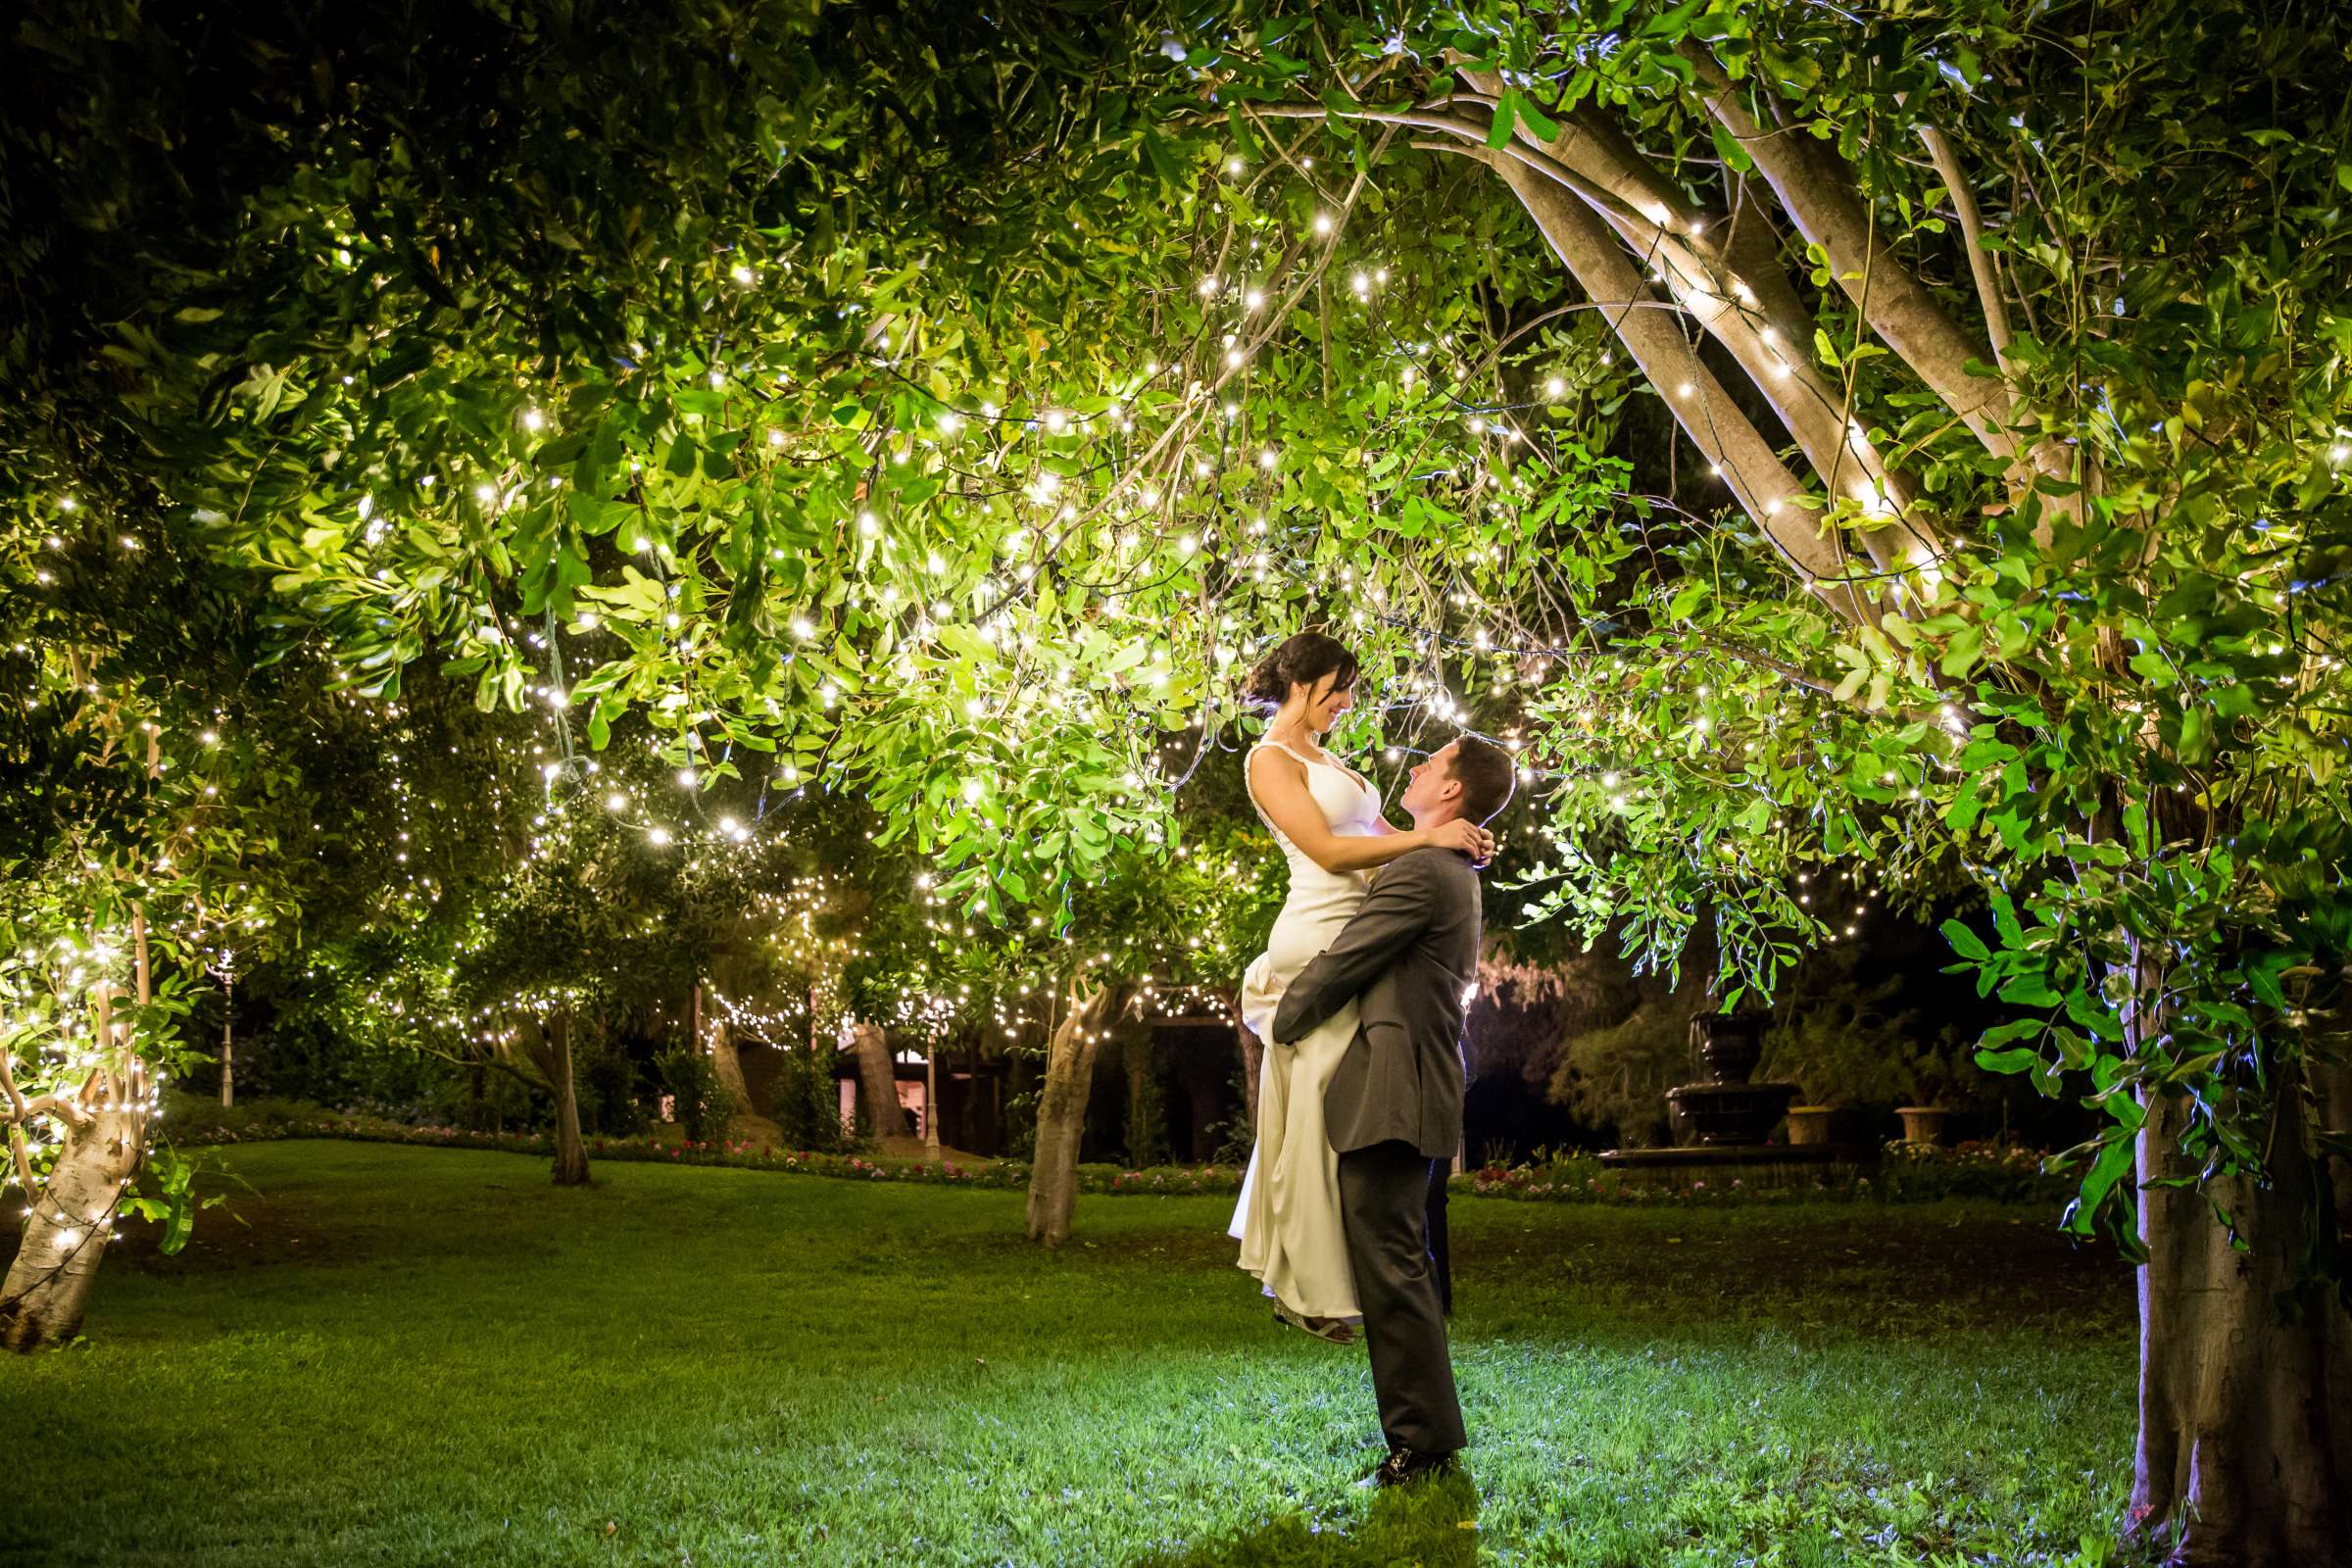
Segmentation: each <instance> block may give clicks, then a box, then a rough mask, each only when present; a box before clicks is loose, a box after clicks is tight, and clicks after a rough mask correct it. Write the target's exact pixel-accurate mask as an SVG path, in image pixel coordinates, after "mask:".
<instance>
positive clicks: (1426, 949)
mask: <svg viewBox="0 0 2352 1568" xmlns="http://www.w3.org/2000/svg"><path fill="white" fill-rule="evenodd" d="M1482 917H1483V903H1482V900H1481V897H1480V888H1479V883H1478V872H1477V871H1475V870H1473V869H1472V868H1471V865H1470V861H1469V859H1468V858H1466V857H1464V856H1462V855H1459V854H1457V853H1456V852H1454V851H1452V850H1439V849H1425V850H1414V851H1412V852H1411V853H1410V854H1407V855H1400V856H1398V857H1397V858H1396V859H1394V860H1391V861H1390V862H1389V863H1388V864H1387V865H1386V866H1384V867H1383V868H1382V869H1381V871H1380V873H1379V875H1378V876H1376V877H1375V878H1374V879H1373V882H1372V889H1371V891H1370V892H1369V893H1368V894H1366V895H1365V897H1364V904H1363V907H1362V908H1360V909H1358V910H1356V912H1355V915H1354V917H1353V918H1352V919H1350V920H1349V921H1348V923H1347V925H1345V926H1344V927H1342V928H1341V930H1340V934H1339V936H1338V938H1337V939H1335V940H1334V941H1333V943H1332V944H1331V946H1330V947H1328V948H1325V949H1324V950H1323V952H1322V953H1321V954H1320V955H1318V956H1316V957H1315V958H1314V960H1313V961H1312V962H1310V963H1308V964H1307V966H1306V967H1305V968H1303V969H1301V970H1299V974H1298V977H1297V978H1296V979H1294V980H1293V981H1292V982H1291V985H1290V989H1289V990H1288V991H1287V992H1285V993H1284V994H1283V998H1282V1005H1280V1006H1278V1007H1276V1008H1275V1009H1274V1038H1275V1039H1276V1040H1279V1041H1284V1042H1295V1041H1299V1040H1303V1039H1304V1038H1306V1036H1307V1035H1309V1034H1311V1033H1312V1032H1313V1031H1314V1028H1315V1026H1316V1025H1317V1024H1319V1023H1321V1022H1322V1021H1323V1020H1324V1019H1326V1018H1328V1017H1330V1016H1331V1015H1332V1014H1333V1013H1335V1012H1337V1011H1339V1010H1340V1009H1341V1008H1342V1007H1344V1006H1346V1005H1348V1002H1349V1001H1350V1000H1351V999H1353V1000H1357V1001H1358V1002H1359V1004H1360V1005H1359V1006H1358V1009H1357V1019H1358V1021H1357V1024H1356V1031H1355V1039H1354V1041H1353V1043H1351V1044H1350V1045H1349V1046H1348V1054H1346V1055H1345V1056H1343V1057H1341V1058H1340V1065H1339V1068H1338V1070H1337V1071H1335V1072H1334V1073H1333V1074H1332V1075H1331V1087H1330V1088H1329V1089H1327V1090H1325V1091H1324V1093H1323V1119H1324V1123H1325V1125H1326V1127H1327V1128H1328V1130H1329V1132H1330V1136H1331V1147H1332V1148H1333V1149H1335V1150H1337V1151H1339V1152H1341V1153H1343V1154H1345V1153H1347V1152H1348V1151H1350V1150H1354V1149H1368V1148H1370V1147H1371V1146H1372V1145H1374V1144H1383V1143H1387V1142H1389V1141H1390V1140H1392V1139H1400V1140H1402V1141H1403V1142H1405V1143H1408V1144H1410V1145H1412V1146H1413V1147H1414V1148H1415V1149H1417V1150H1419V1151H1420V1152H1422V1153H1424V1154H1426V1155H1428V1156H1429V1157H1430V1158H1431V1159H1446V1158H1449V1157H1451V1156H1452V1154H1453V1152H1454V1150H1455V1149H1456V1148H1457V1147H1459V1145H1460V1144H1461V1141H1462V1078H1463V1072H1462V1009H1463V1006H1464V1005H1465V999H1466V998H1467V996H1468V993H1469V990H1470V987H1471V985H1472V983H1473V982H1474V981H1475V979H1476V977H1477V973H1478V938H1479V923H1480V920H1481V918H1482Z"/></svg>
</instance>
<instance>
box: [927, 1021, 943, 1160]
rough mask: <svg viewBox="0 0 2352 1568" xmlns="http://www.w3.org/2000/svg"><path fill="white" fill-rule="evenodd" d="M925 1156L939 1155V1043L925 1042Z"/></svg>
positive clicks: (934, 1158)
mask: <svg viewBox="0 0 2352 1568" xmlns="http://www.w3.org/2000/svg"><path fill="white" fill-rule="evenodd" d="M923 1157H924V1158H925V1159H928V1160H937V1159H938V1158H939V1157H940V1155H939V1045H938V1042H936V1041H930V1040H926V1041H924V1042H923Z"/></svg>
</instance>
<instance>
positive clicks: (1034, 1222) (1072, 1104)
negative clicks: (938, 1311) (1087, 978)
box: [1029, 981, 1135, 1247]
mask: <svg viewBox="0 0 2352 1568" xmlns="http://www.w3.org/2000/svg"><path fill="white" fill-rule="evenodd" d="M1134 994H1135V988H1134V986H1133V985H1132V984H1131V983H1128V982H1125V981H1115V982H1113V983H1111V984H1109V985H1105V986H1102V987H1100V988H1098V989H1097V990H1095V991H1094V992H1092V993H1090V994H1089V995H1087V996H1086V997H1085V998H1084V999H1083V1000H1079V1001H1077V1002H1076V1005H1073V1006H1072V1007H1071V1008H1070V1010H1069V1012H1068V1014H1067V1015H1065V1016H1064V1017H1063V1018H1062V1020H1061V1027H1059V1028H1058V1029H1055V1030H1054V1035H1053V1038H1052V1039H1051V1040H1050V1041H1048V1042H1047V1045H1046V1086H1045V1090H1044V1092H1043V1093H1042V1094H1040V1095H1039V1096H1038V1102H1037V1153H1036V1162H1035V1163H1034V1164H1033V1165H1032V1166H1031V1167H1030V1175H1029V1238H1030V1240H1032V1241H1039V1242H1043V1243H1045V1244H1046V1245H1047V1246H1048V1247H1059V1246H1060V1245H1061V1244H1062V1243H1063V1242H1065V1241H1067V1240H1069V1235H1070V1213H1071V1211H1072V1210H1073V1209H1074V1208H1076V1207H1077V1204H1078V1140H1079V1138H1080V1136H1081V1135H1082V1134H1083V1133H1084V1132H1085V1131H1086V1103H1087V1099H1088V1097H1089V1094H1090V1092H1091V1091H1092V1090H1093V1088H1094V1081H1095V1053H1096V1052H1097V1050H1099V1049H1100V1048H1101V1046H1102V1043H1103V1034H1104V1032H1105V1031H1107V1030H1108V1028H1109V1026H1110V1023H1111V1020H1112V1019H1114V1018H1116V1017H1118V1015H1119V1014H1120V1013H1121V1012H1123V1011H1125V1010H1126V1007H1127V1003H1128V999H1129V998H1131V997H1132V996H1133V995H1134Z"/></svg>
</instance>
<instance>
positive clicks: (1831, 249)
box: [1680, 40, 2017, 460]
mask: <svg viewBox="0 0 2352 1568" xmlns="http://www.w3.org/2000/svg"><path fill="white" fill-rule="evenodd" d="M1680 52H1681V54H1682V55H1683V58H1685V59H1686V60H1688V61H1690V62H1691V66H1692V68H1693V69H1695V70H1696V71H1697V73H1698V77H1699V85H1700V90H1701V95H1702V97H1703V98H1704V100H1705V103H1706V107H1707V111H1708V113H1710V114H1712V115H1713V116H1714V117H1715V119H1716V120H1717V121H1718V122H1720V123H1722V125H1723V127H1724V129H1725V130H1727V131H1729V132H1731V134H1732V135H1733V136H1735V137H1737V138H1738V139H1739V141H1740V145H1741V146H1742V147H1744V148H1745V149H1746V150H1747V154H1748V156H1749V157H1751V158H1753V159H1754V160H1755V164H1756V168H1757V169H1758V170H1760V171H1761V172H1763V175H1764V177H1765V179H1766V180H1767V181H1769V182H1770V183H1771V185H1772V188H1773V192H1774V194H1776V195H1777V196H1779V198H1780V201H1781V207H1782V209H1783V210H1784V211H1786V212H1787V213H1788V214H1789V218H1790V220H1791V221H1794V222H1795V224H1796V226H1797V230H1798V232H1800V233H1802V234H1803V235H1804V236H1805V238H1806V239H1808V240H1810V241H1812V242H1813V243H1814V244H1816V245H1819V246H1820V247H1821V248H1822V250H1823V251H1824V252H1825V253H1826V254H1827V255H1828V257H1829V262H1830V273H1831V275H1832V276H1833V277H1835V278H1836V279H1837V280H1838V286H1839V287H1841V288H1843V289H1844V290H1845V291H1846V293H1847V294H1848V295H1849V296H1851V297H1852V298H1853V299H1854V301H1855V302H1856V303H1857V304H1858V305H1861V306H1862V307H1863V309H1864V310H1865V312H1866V317H1865V319H1867V320H1868V321H1869V323H1870V328H1871V330H1872V331H1874V332H1876V333H1878V334H1879V336H1880V337H1882V338H1884V339H1885V340H1886V342H1887V347H1889V348H1891V349H1892V350H1894V352H1895V353H1896V354H1897V355H1899V356H1901V357H1902V360H1903V363H1904V364H1906V365H1908V366H1909V367H1910V368H1911V369H1912V371H1913V372H1914V373H1915V374H1917V375H1918V376H1919V378H1920V379H1921V380H1922V381H1924V382H1926V383H1927V384H1928V387H1929V388H1930V390H1932V391H1933V392H1935V394H1936V396H1937V397H1938V398H1941V399H1942V400H1943V401H1944V403H1945V404H1946V405H1947V406H1948V407H1949V408H1950V409H1951V411H1952V412H1953V413H1954V414H1957V415H1958V416H1960V417H1961V419H1962V420H1963V421H1964V422H1965V423H1966V424H1967V425H1968V427H1969V429H1970V430H1972V431H1974V432H1975V433H1976V436H1977V439H1978V440H1979V441H1982V442H1983V443H1984V444H1985V449H1986V450H1987V451H1989V452H1992V453H1993V454H1995V455H1996V456H1998V457H2000V458H2003V459H2005V460H2014V459H2015V457H2016V455H2017V443H2016V441H2015V439H2014V438H2013V437H2012V436H2011V435H2010V433H2009V429H2008V423H2009V417H2010V398H2009V391H2008V388H2007V386H2006V385H2005V384H2004V383H2002V382H2001V381H1999V380H1997V379H1994V378H1992V377H1989V376H1981V375H1972V374H1970V373H1969V370H1968V362H1969V361H1970V360H1972V359H1973V360H1984V359H1987V358H1989V354H1988V351H1987V346H1986V345H1984V344H1980V343H1978V342H1977V341H1975V340H1974V339H1972V338H1971V337H1970V336H1969V334H1968V333H1967V332H1966V331H1964V330H1963V329H1962V328H1961V326H1960V324H1959V323H1958V322H1957V321H1955V320H1953V319H1952V318H1951V317H1950V315H1949V314H1947V313H1946V312H1945V310H1944V309H1943V306H1942V305H1941V304H1940V303H1939V302H1938V301H1937V300H1936V296H1935V295H1934V294H1933V293H1931V292H1929V290H1928V287H1927V285H1926V284H1924V283H1922V282H1921V281H1920V280H1919V279H1918V278H1917V277H1915V276H1913V275H1912V273H1911V272H1910V270H1908V269H1906V268H1904V267H1902V266H1900V265H1899V264H1897V263H1896V262H1895V260H1894V259H1893V257H1892V255H1891V254H1890V253H1889V252H1888V251H1887V250H1886V249H1885V248H1884V247H1882V246H1879V245H1878V244H1877V243H1876V242H1875V240H1874V238H1873V236H1872V233H1871V224H1870V217H1869V214H1868V213H1867V212H1866V211H1865V210H1864V208H1863V198H1862V193H1861V190H1860V187H1859V184H1858V182H1857V181H1856V180H1855V178H1854V175H1853V172H1852V171H1850V170H1848V169H1847V168H1846V167H1845V165H1844V162H1843V160H1841V159H1839V158H1838V155H1837V153H1836V152H1834V151H1833V150H1831V149H1830V148H1829V147H1828V146H1826V145H1825V144H1824V143H1822V142H1821V141H1819V140H1818V139H1816V138H1815V137H1812V136H1810V135H1793V134H1789V135H1784V134H1778V133H1775V132H1771V131H1767V130H1766V129H1765V128H1764V127H1763V126H1761V125H1759V124H1757V123H1756V121H1755V118H1754V117H1753V116H1751V115H1750V114H1749V113H1748V112H1747V106H1746V105H1745V104H1743V103H1742V102H1740V92H1739V88H1738V87H1737V85H1736V84H1735V83H1734V82H1733V81H1732V79H1731V77H1730V76H1729V75H1728V74H1727V73H1725V71H1724V69H1723V67H1722V65H1721V64H1720V63H1719V62H1718V61H1717V60H1716V59H1715V57H1714V55H1713V54H1711V53H1709V52H1708V51H1707V50H1706V49H1704V48H1702V47H1700V46H1699V45H1698V44H1696V43H1694V42H1691V41H1688V40H1686V41H1685V42H1684V43H1683V44H1682V45H1681V49H1680Z"/></svg>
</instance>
